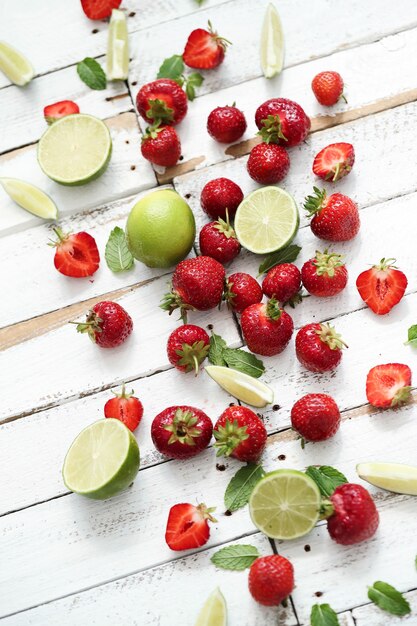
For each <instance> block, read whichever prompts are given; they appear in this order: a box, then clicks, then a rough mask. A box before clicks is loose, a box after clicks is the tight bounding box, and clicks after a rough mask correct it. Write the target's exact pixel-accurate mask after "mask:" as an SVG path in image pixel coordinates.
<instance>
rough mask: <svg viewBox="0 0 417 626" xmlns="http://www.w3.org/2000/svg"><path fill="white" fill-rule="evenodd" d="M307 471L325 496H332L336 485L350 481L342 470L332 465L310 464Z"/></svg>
mask: <svg viewBox="0 0 417 626" xmlns="http://www.w3.org/2000/svg"><path fill="white" fill-rule="evenodd" d="M305 473H306V474H307V476H310V478H312V479H313V480H314V482H315V483H316V485H317V487H318V488H319V489H320V493H321V495H322V496H324V497H325V498H330V496H331V495H332V494H333V492H334V490H335V489H336V487H338V486H339V485H343V484H344V483H347V482H348V481H347V478H346V476H345V475H344V474H342V472H339V470H337V469H336V468H334V467H331V466H330V465H320V466H317V465H309V466H308V467H307V469H306V472H305Z"/></svg>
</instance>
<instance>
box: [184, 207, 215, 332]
mask: <svg viewBox="0 0 417 626" xmlns="http://www.w3.org/2000/svg"><path fill="white" fill-rule="evenodd" d="M185 197H187V196H185ZM207 328H208V330H213V324H207Z"/></svg>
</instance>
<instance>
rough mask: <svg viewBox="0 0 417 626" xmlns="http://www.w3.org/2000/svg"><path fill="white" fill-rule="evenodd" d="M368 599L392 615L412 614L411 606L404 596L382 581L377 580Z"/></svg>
mask: <svg viewBox="0 0 417 626" xmlns="http://www.w3.org/2000/svg"><path fill="white" fill-rule="evenodd" d="M368 598H369V599H370V600H372V602H374V603H375V604H376V605H377V606H379V608H380V609H382V610H383V611H387V612H388V613H391V614H392V615H407V613H410V612H411V608H410V605H409V604H408V602H407V600H406V599H405V598H404V596H403V594H402V593H400V592H399V591H397V590H396V589H395V587H392V586H391V585H389V584H388V583H384V582H383V581H382V580H377V581H376V582H374V584H373V585H372V587H369V589H368Z"/></svg>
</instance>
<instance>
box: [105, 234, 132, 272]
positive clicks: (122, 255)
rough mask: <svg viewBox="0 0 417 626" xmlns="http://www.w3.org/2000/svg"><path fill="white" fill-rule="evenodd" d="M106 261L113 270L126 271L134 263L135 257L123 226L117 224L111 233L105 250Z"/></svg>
mask: <svg viewBox="0 0 417 626" xmlns="http://www.w3.org/2000/svg"><path fill="white" fill-rule="evenodd" d="M104 258H105V259H106V263H107V265H108V267H109V268H110V269H111V271H112V272H125V271H126V270H130V268H131V267H133V264H134V258H133V256H132V253H131V252H130V250H129V248H128V247H127V241H126V235H125V231H124V230H123V228H120V227H119V226H116V227H115V228H113V230H112V231H111V233H110V237H109V240H108V242H107V243H106V250H105V252H104Z"/></svg>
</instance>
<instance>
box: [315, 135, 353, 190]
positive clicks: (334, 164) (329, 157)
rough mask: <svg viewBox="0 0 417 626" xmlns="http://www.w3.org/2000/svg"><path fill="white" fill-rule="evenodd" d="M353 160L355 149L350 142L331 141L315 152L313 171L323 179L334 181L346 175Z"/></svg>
mask: <svg viewBox="0 0 417 626" xmlns="http://www.w3.org/2000/svg"><path fill="white" fill-rule="evenodd" d="M354 162H355V150H354V149H353V146H352V144H351V143H345V142H341V143H331V144H329V145H328V146H326V147H325V148H323V149H322V150H320V152H318V153H317V154H316V156H315V157H314V161H313V172H314V174H315V175H316V176H318V177H319V178H323V180H327V181H332V182H335V181H336V180H339V179H340V178H343V177H344V176H347V175H348V174H349V172H350V170H351V169H352V167H353V164H354Z"/></svg>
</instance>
